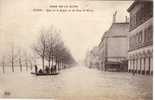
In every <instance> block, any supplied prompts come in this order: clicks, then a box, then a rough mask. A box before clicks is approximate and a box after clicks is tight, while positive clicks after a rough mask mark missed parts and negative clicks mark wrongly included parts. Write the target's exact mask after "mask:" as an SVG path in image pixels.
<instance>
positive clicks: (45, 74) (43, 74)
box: [31, 72, 59, 76]
mask: <svg viewBox="0 0 155 100" xmlns="http://www.w3.org/2000/svg"><path fill="white" fill-rule="evenodd" d="M31 74H33V75H36V76H47V75H58V74H59V73H58V72H56V73H34V72H31Z"/></svg>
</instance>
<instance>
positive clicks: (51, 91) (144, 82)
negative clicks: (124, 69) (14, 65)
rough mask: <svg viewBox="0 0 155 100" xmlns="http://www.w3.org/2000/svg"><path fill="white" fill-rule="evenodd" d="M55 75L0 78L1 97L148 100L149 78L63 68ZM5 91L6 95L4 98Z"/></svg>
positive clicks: (7, 75) (64, 99) (6, 76)
mask: <svg viewBox="0 0 155 100" xmlns="http://www.w3.org/2000/svg"><path fill="white" fill-rule="evenodd" d="M60 73H61V74H59V75H57V76H38V77H37V76H34V75H31V74H29V72H22V73H21V72H16V73H6V74H1V75H0V89H1V93H0V94H1V97H4V98H5V97H7V98H9V97H22V98H24V97H29V98H55V99H60V100H61V99H62V100H69V99H70V100H86V99H89V100H152V77H151V76H139V75H137V76H132V75H131V74H129V73H116V72H101V71H98V70H95V69H88V68H86V67H73V68H70V69H65V70H63V71H61V72H60ZM4 91H9V92H10V93H11V94H10V95H4V93H3V92H4Z"/></svg>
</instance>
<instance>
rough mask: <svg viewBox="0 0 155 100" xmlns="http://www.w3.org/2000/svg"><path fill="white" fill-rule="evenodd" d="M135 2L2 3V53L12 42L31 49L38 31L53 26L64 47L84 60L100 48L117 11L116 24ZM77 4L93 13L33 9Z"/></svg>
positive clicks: (38, 0)
mask: <svg viewBox="0 0 155 100" xmlns="http://www.w3.org/2000/svg"><path fill="white" fill-rule="evenodd" d="M131 3H132V1H82V0H80V1H72V2H71V1H65V2H64V1H63V0H61V1H60V0H59V1H54V0H0V45H1V48H0V53H1V54H2V53H3V54H4V52H5V53H6V52H8V49H9V45H10V44H11V43H12V42H13V43H14V44H15V45H17V46H21V47H24V48H26V49H27V48H30V46H31V45H32V44H33V43H34V42H35V41H36V39H37V37H38V35H39V31H40V29H42V28H48V27H50V26H51V25H54V27H56V28H57V29H60V30H61V32H62V34H61V36H62V38H63V40H64V41H65V44H66V45H67V47H68V48H69V49H70V51H71V53H72V55H73V56H74V57H75V59H76V60H80V59H83V58H84V56H85V53H86V51H87V50H88V49H91V48H93V47H94V46H96V45H98V44H99V42H100V39H101V37H102V35H103V34H104V32H105V31H106V30H108V28H109V27H110V25H111V24H112V15H113V14H114V12H115V11H116V10H117V19H116V20H117V21H119V22H123V21H125V16H128V13H127V11H126V9H127V8H128V7H129V6H130V5H131ZM54 4H63V5H70V4H72V5H73V4H74V5H78V6H79V8H80V9H86V8H89V9H92V10H93V12H87V13H85V12H68V13H55V12H48V13H47V12H46V11H43V12H34V11H33V10H32V9H33V8H41V9H43V10H45V9H46V8H49V6H50V5H54Z"/></svg>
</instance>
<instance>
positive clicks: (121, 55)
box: [99, 20, 129, 71]
mask: <svg viewBox="0 0 155 100" xmlns="http://www.w3.org/2000/svg"><path fill="white" fill-rule="evenodd" d="M128 25H129V24H128V23H127V22H122V23H120V22H115V20H114V22H113V24H112V25H111V27H110V29H109V30H108V31H107V32H105V34H104V35H103V37H102V40H101V42H100V44H99V51H100V52H102V53H101V54H100V64H101V65H100V67H101V68H102V69H104V70H110V71H111V70H115V71H127V53H128V36H127V35H128Z"/></svg>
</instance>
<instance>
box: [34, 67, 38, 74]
mask: <svg viewBox="0 0 155 100" xmlns="http://www.w3.org/2000/svg"><path fill="white" fill-rule="evenodd" d="M34 67H35V73H37V72H38V67H37V65H35V66H34Z"/></svg>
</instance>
